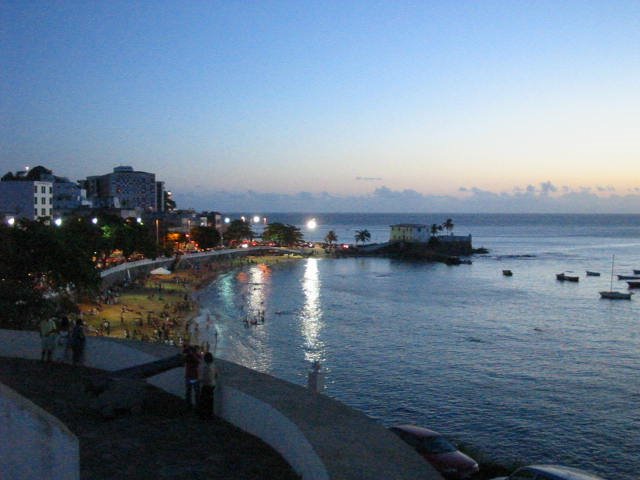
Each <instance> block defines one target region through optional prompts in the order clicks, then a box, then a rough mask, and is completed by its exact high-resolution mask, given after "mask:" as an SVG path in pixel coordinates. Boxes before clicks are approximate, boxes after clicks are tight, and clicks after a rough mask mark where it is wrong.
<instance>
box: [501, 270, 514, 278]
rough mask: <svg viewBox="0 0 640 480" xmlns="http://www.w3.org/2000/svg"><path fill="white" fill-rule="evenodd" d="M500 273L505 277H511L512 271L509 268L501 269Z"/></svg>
mask: <svg viewBox="0 0 640 480" xmlns="http://www.w3.org/2000/svg"><path fill="white" fill-rule="evenodd" d="M502 274H503V275H504V276H505V277H512V276H513V272H512V271H511V270H502Z"/></svg>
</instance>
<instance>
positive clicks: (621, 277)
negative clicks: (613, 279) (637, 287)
mask: <svg viewBox="0 0 640 480" xmlns="http://www.w3.org/2000/svg"><path fill="white" fill-rule="evenodd" d="M617 277H618V280H640V276H639V275H617Z"/></svg>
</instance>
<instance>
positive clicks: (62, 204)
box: [53, 177, 91, 216]
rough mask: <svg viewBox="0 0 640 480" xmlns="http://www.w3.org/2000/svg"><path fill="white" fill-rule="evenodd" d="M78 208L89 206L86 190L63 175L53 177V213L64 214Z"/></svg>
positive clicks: (56, 214) (55, 214)
mask: <svg viewBox="0 0 640 480" xmlns="http://www.w3.org/2000/svg"><path fill="white" fill-rule="evenodd" d="M79 208H91V202H89V200H87V191H86V190H85V189H83V188H81V187H80V185H78V183H76V182H72V181H71V180H69V179H68V178H65V177H54V182H53V215H54V216H64V215H67V214H69V213H71V212H73V211H75V210H78V209H79Z"/></svg>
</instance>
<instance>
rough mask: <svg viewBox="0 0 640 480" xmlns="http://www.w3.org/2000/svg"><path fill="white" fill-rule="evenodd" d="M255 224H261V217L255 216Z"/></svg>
mask: <svg viewBox="0 0 640 480" xmlns="http://www.w3.org/2000/svg"><path fill="white" fill-rule="evenodd" d="M253 223H260V216H258V215H254V216H253Z"/></svg>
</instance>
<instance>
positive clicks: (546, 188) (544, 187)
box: [540, 181, 558, 195]
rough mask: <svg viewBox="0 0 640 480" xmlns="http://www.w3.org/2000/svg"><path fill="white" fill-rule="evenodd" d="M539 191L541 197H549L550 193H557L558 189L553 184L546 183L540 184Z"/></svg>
mask: <svg viewBox="0 0 640 480" xmlns="http://www.w3.org/2000/svg"><path fill="white" fill-rule="evenodd" d="M540 191H541V192H542V194H543V195H549V194H550V193H555V192H557V191H558V189H557V188H556V186H555V185H554V184H553V183H551V182H549V181H547V182H542V183H541V184H540Z"/></svg>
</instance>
